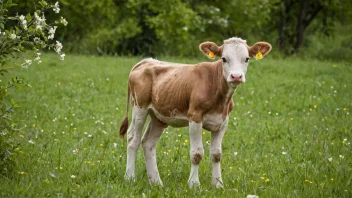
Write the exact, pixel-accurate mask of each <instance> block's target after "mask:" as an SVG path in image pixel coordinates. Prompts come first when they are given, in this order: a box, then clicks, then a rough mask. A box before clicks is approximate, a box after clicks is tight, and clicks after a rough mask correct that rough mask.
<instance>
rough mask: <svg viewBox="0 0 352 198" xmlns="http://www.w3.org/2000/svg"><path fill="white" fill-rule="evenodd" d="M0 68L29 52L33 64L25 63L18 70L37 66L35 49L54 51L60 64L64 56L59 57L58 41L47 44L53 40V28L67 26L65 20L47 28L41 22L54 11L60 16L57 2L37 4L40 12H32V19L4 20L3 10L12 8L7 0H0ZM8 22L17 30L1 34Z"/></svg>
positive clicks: (60, 53)
mask: <svg viewBox="0 0 352 198" xmlns="http://www.w3.org/2000/svg"><path fill="white" fill-rule="evenodd" d="M0 4H1V5H0V6H1V7H0V9H1V11H0V15H2V16H3V17H2V19H3V20H2V21H0V66H2V65H4V63H5V62H7V61H8V60H9V59H11V58H12V59H13V58H16V57H18V56H20V55H21V54H23V53H24V52H28V51H29V52H32V55H33V57H34V58H33V60H25V61H24V62H23V63H22V64H21V66H22V67H24V68H27V67H28V66H29V65H31V64H32V63H33V62H37V63H41V60H40V55H41V53H39V52H38V51H39V49H45V48H48V49H49V50H50V49H54V51H55V52H56V53H57V54H59V56H60V59H61V60H64V57H65V54H64V53H62V51H61V50H62V48H63V45H62V44H61V43H60V41H57V40H56V41H55V42H51V40H54V38H55V32H56V30H57V28H58V26H57V25H60V24H62V25H64V26H66V25H67V24H68V22H67V20H66V19H65V18H63V17H62V16H61V17H60V18H59V20H57V21H55V22H54V23H53V24H48V23H47V21H46V18H45V13H46V12H48V11H50V10H51V9H52V11H54V12H55V13H56V14H58V13H60V7H59V2H56V3H55V4H48V3H47V2H46V1H44V0H42V1H40V2H38V4H39V7H40V9H38V10H36V11H35V12H34V13H33V14H32V15H31V14H30V13H28V14H27V15H22V14H21V15H18V14H16V16H14V17H9V16H6V15H5V13H6V11H7V8H9V7H12V6H14V5H15V4H13V3H12V1H11V0H7V1H4V0H0ZM8 20H13V21H17V26H14V27H10V28H9V29H8V30H4V27H5V24H6V22H7V21H8Z"/></svg>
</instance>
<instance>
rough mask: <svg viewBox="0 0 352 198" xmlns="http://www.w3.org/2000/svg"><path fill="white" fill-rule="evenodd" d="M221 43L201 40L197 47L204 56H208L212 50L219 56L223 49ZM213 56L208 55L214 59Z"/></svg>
mask: <svg viewBox="0 0 352 198" xmlns="http://www.w3.org/2000/svg"><path fill="white" fill-rule="evenodd" d="M223 48H224V47H223V45H222V46H220V47H219V46H218V45H216V44H215V43H213V42H209V41H207V42H203V43H201V44H200V45H199V49H200V51H202V52H203V53H204V54H205V55H206V56H208V57H209V52H213V53H214V55H215V56H221V55H222V50H223ZM215 56H214V57H209V58H211V59H214V58H215Z"/></svg>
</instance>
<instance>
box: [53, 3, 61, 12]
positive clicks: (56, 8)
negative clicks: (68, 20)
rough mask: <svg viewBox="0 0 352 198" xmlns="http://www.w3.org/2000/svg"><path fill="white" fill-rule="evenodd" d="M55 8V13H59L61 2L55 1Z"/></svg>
mask: <svg viewBox="0 0 352 198" xmlns="http://www.w3.org/2000/svg"><path fill="white" fill-rule="evenodd" d="M53 10H54V12H55V13H59V12H60V8H59V2H58V1H57V2H56V3H55V5H54V8H53Z"/></svg>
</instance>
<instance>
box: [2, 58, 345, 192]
mask: <svg viewBox="0 0 352 198" xmlns="http://www.w3.org/2000/svg"><path fill="white" fill-rule="evenodd" d="M42 59H43V63H41V64H32V65H31V66H30V67H29V68H28V69H22V68H21V69H20V68H17V69H15V70H14V71H12V74H13V75H15V76H19V77H22V78H24V79H25V81H26V82H27V83H29V84H30V85H31V86H30V87H21V88H19V89H16V90H15V89H13V90H9V91H10V92H11V94H13V95H14V98H16V99H17V101H19V105H20V107H19V108H18V109H17V110H16V113H15V115H14V119H17V120H20V123H21V130H20V131H19V132H18V135H17V138H18V140H19V142H20V144H19V146H18V148H17V149H16V155H17V157H16V162H17V166H15V167H14V171H13V172H11V173H8V174H5V175H0V197H246V196H247V195H250V194H251V195H258V196H259V197H352V184H351V180H352V145H351V142H352V115H351V113H352V112H351V110H352V65H351V63H348V62H329V61H318V60H310V59H306V60H302V59H298V58H288V59H282V58H273V57H270V55H269V56H268V57H267V58H264V59H262V60H259V61H255V60H250V64H249V68H248V72H247V75H246V81H247V82H246V83H244V84H243V85H241V86H240V87H239V88H238V89H237V90H236V92H235V95H234V97H233V98H234V102H235V108H234V110H233V112H232V113H231V117H230V122H229V127H228V129H227V132H226V134H225V137H224V141H223V143H222V148H223V158H222V175H223V181H224V185H225V187H224V188H223V189H215V188H213V187H212V186H211V161H210V159H209V145H210V133H209V132H208V131H204V132H203V144H204V149H205V156H204V158H203V160H202V162H201V164H200V172H199V174H200V182H201V187H200V188H196V189H191V190H190V189H189V188H188V185H187V180H188V177H189V172H190V166H191V162H190V159H189V148H190V145H189V135H188V131H187V128H172V127H169V128H167V130H166V131H165V132H164V134H163V135H162V137H161V139H160V141H159V143H158V146H157V160H158V167H159V172H160V176H161V179H162V180H163V183H164V186H163V187H158V186H150V185H149V184H148V178H147V174H146V168H145V162H144V156H143V152H142V148H140V149H139V151H138V157H137V163H136V176H137V180H136V182H134V183H129V182H126V181H125V180H124V173H125V166H126V138H125V139H120V138H119V125H120V121H121V119H122V118H123V116H124V114H125V111H126V109H125V108H126V93H127V80H128V75H129V71H130V69H131V67H132V66H133V65H134V64H135V63H137V62H138V61H140V60H141V58H139V57H94V56H78V55H67V56H66V57H65V61H60V60H59V57H58V56H57V55H54V54H45V55H43V57H42ZM159 59H161V60H166V61H174V62H182V63H197V62H200V61H208V60H207V59H206V58H205V57H204V58H203V59H202V58H198V59H196V58H195V59H185V58H176V57H165V58H159ZM194 83H197V82H194ZM130 114H131V113H130Z"/></svg>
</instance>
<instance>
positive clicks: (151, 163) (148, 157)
mask: <svg viewBox="0 0 352 198" xmlns="http://www.w3.org/2000/svg"><path fill="white" fill-rule="evenodd" d="M158 122H159V121H158V120H157V119H156V118H155V117H154V116H151V120H150V122H149V125H148V128H147V129H146V132H145V133H144V135H143V139H142V147H143V150H144V158H145V161H146V167H147V173H148V180H149V183H150V184H157V185H160V186H162V185H163V182H162V181H161V179H160V176H159V171H158V166H157V162H156V144H157V143H158V140H159V139H160V136H161V134H162V133H163V131H164V127H163V126H161V125H160V123H158Z"/></svg>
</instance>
